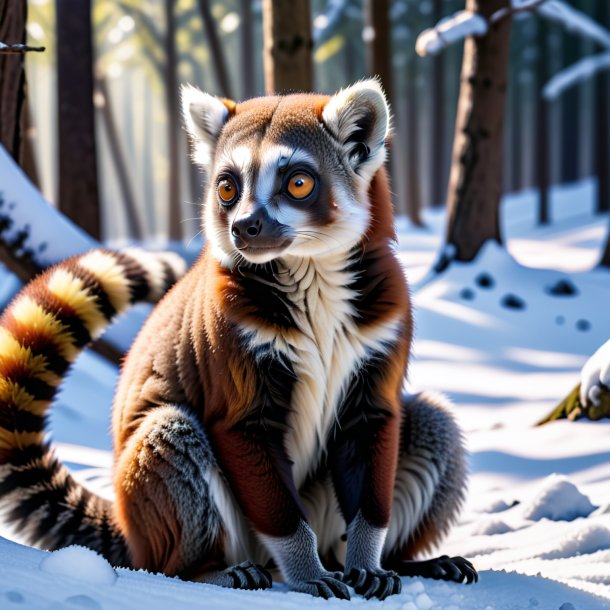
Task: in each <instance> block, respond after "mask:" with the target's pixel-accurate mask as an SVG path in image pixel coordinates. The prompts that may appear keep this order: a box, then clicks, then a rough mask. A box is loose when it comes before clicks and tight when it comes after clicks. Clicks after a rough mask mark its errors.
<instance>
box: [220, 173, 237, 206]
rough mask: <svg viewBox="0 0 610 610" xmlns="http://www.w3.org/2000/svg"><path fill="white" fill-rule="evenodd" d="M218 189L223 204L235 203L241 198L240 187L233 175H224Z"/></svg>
mask: <svg viewBox="0 0 610 610" xmlns="http://www.w3.org/2000/svg"><path fill="white" fill-rule="evenodd" d="M216 191H217V193H218V198H219V199H220V203H221V205H224V206H230V205H233V204H234V203H235V202H236V201H237V199H238V198H239V187H238V186H237V181H236V180H235V178H233V177H232V176H227V175H225V176H223V177H222V178H221V179H220V180H219V182H218V186H217V187H216Z"/></svg>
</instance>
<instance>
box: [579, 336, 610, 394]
mask: <svg viewBox="0 0 610 610" xmlns="http://www.w3.org/2000/svg"><path fill="white" fill-rule="evenodd" d="M580 383H581V386H580V402H581V403H582V404H583V405H585V404H587V403H589V402H592V403H593V404H595V405H598V404H599V391H600V388H601V386H606V387H610V340H609V341H606V342H605V343H604V344H603V345H602V346H601V347H600V348H599V349H598V350H597V351H596V352H595V353H594V354H593V355H592V356H591V358H589V360H587V362H586V363H585V365H584V366H583V367H582V371H581V373H580Z"/></svg>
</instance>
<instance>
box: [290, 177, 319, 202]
mask: <svg viewBox="0 0 610 610" xmlns="http://www.w3.org/2000/svg"><path fill="white" fill-rule="evenodd" d="M315 186H316V181H315V180H314V179H313V178H312V177H311V176H310V175H309V174H306V173H304V172H297V173H296V174H292V176H290V179H289V180H288V184H287V186H286V190H287V191H288V194H289V195H290V196H291V197H292V198H293V199H305V198H306V197H309V195H311V192H312V191H313V189H314V187H315Z"/></svg>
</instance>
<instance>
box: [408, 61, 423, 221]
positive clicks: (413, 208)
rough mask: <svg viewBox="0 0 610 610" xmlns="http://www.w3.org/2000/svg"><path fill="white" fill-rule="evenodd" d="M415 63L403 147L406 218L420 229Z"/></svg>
mask: <svg viewBox="0 0 610 610" xmlns="http://www.w3.org/2000/svg"><path fill="white" fill-rule="evenodd" d="M416 65H417V64H416V61H414V58H413V57H412V58H411V59H410V60H409V67H410V69H409V71H408V74H407V79H406V80H407V95H406V96H405V105H406V108H405V111H404V118H405V123H406V130H405V131H406V132H407V133H406V137H405V140H404V146H405V148H406V153H407V154H406V158H407V188H406V191H407V193H406V196H407V216H408V217H409V219H410V220H411V222H412V223H413V224H414V225H416V226H418V227H421V226H423V224H424V223H423V221H422V219H421V208H422V204H421V185H420V178H419V137H418V133H417V102H418V97H417V87H416V78H417V73H416Z"/></svg>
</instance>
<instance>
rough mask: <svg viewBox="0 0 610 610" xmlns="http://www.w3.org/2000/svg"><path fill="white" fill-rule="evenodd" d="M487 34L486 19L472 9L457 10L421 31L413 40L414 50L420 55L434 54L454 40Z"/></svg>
mask: <svg viewBox="0 0 610 610" xmlns="http://www.w3.org/2000/svg"><path fill="white" fill-rule="evenodd" d="M485 34H487V21H486V20H485V18H484V17H481V15H478V14H477V13H473V12H472V11H458V12H457V13H454V14H453V15H451V16H449V17H445V18H444V19H441V20H440V21H439V22H438V23H437V24H436V25H435V26H434V27H433V28H429V29H427V30H424V31H423V32H421V34H420V35H419V36H418V37H417V41H416V42H415V51H416V52H417V54H418V55H420V56H421V57H425V56H426V55H435V54H436V53H439V52H440V51H442V50H443V49H444V48H446V47H448V46H449V45H450V44H453V43H454V42H458V41H460V40H463V39H464V38H466V37H467V36H484V35H485Z"/></svg>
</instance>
